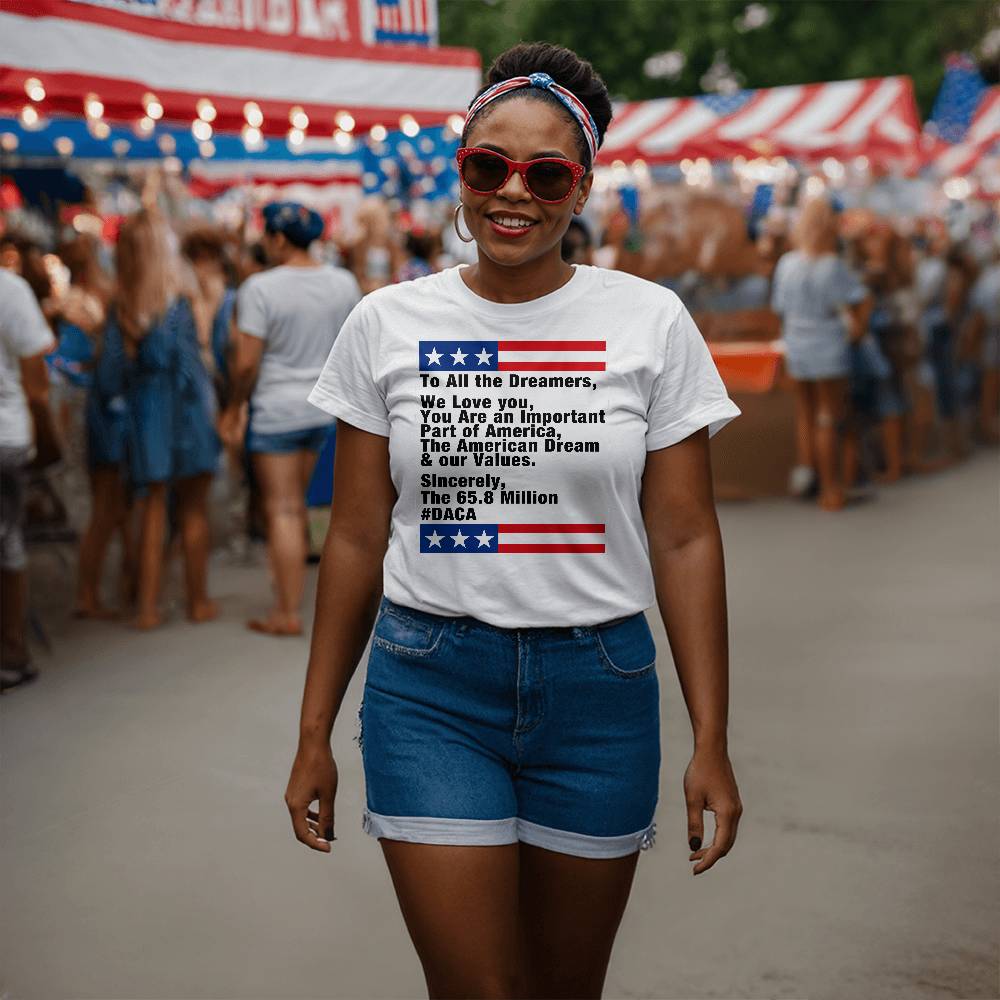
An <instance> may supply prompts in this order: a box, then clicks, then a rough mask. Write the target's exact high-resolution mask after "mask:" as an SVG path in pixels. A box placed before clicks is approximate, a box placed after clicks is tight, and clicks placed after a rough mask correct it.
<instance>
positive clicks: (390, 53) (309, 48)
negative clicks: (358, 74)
mask: <svg viewBox="0 0 1000 1000" xmlns="http://www.w3.org/2000/svg"><path fill="white" fill-rule="evenodd" d="M176 6H178V7H181V6H183V5H182V4H180V3H178V4H176ZM291 7H292V11H293V16H295V15H296V5H295V4H292V5H291ZM347 10H348V30H349V32H350V35H351V39H350V41H342V40H339V39H333V38H302V37H300V36H298V35H295V34H292V35H275V34H269V33H268V32H265V31H263V30H261V29H259V28H256V27H255V28H254V30H245V29H243V28H242V27H241V28H221V27H220V28H214V27H207V26H205V25H201V24H189V23H187V22H184V21H173V20H168V19H166V18H161V17H152V16H143V15H141V14H130V13H127V12H125V11H121V10H115V9H113V8H110V7H99V6H96V5H91V4H83V3H76V2H74V0H29V2H25V0H0V11H7V12H9V13H12V14H17V15H19V16H21V17H36V18H44V17H57V18H64V19H66V20H69V21H83V22H86V23H89V24H103V25H105V26H106V27H109V28H119V29H121V30H124V31H131V32H134V33H135V34H139V35H149V36H152V37H154V38H164V39H167V40H170V41H177V42H197V43H201V44H205V45H231V46H243V47H246V48H251V49H270V50H274V51H278V52H298V53H302V54H304V55H316V56H328V57H330V58H340V59H345V58H351V59H365V60H368V61H371V62H389V63H419V64H429V65H434V66H476V67H479V66H481V65H482V62H481V59H480V56H479V53H478V52H476V51H475V50H474V49H467V48H458V47H452V46H447V47H444V48H425V47H418V46H415V45H393V44H391V43H390V44H382V43H380V44H379V45H366V44H364V42H363V40H362V38H361V25H360V22H359V19H358V5H357V4H356V3H348V4H347ZM293 30H294V29H293Z"/></svg>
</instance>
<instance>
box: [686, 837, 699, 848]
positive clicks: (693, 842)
mask: <svg viewBox="0 0 1000 1000" xmlns="http://www.w3.org/2000/svg"><path fill="white" fill-rule="evenodd" d="M688 844H689V845H690V847H691V850H692V851H697V850H698V848H699V847H701V837H692V838H691V839H690V840H689V841H688Z"/></svg>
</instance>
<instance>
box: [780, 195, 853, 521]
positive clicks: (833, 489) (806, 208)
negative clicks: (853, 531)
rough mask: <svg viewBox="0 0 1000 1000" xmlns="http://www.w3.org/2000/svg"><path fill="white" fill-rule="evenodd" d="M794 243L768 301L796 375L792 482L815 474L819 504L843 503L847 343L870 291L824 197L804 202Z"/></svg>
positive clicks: (805, 482)
mask: <svg viewBox="0 0 1000 1000" xmlns="http://www.w3.org/2000/svg"><path fill="white" fill-rule="evenodd" d="M792 242H793V245H794V247H795V249H794V250H791V251H789V252H788V253H786V254H784V255H783V256H782V257H781V259H780V260H779V261H778V263H777V266H776V267H775V270H774V285H773V290H772V298H771V306H772V308H773V309H774V311H775V312H776V313H778V315H779V316H781V319H782V331H781V336H782V340H783V342H784V346H785V365H786V368H787V371H788V374H789V375H790V376H791V377H792V379H794V380H795V393H796V419H795V435H796V452H797V456H798V464H797V465H796V467H795V468H794V469H793V470H792V474H791V478H790V483H789V486H790V489H791V491H792V492H793V493H795V494H797V495H803V494H804V493H806V492H807V491H808V490H809V489H810V487H811V485H812V481H813V476H814V470H815V471H816V472H818V477H819V505H820V507H822V508H823V509H824V510H831V511H833V510H840V509H841V508H842V507H843V506H844V504H845V503H846V493H845V488H844V481H843V469H842V466H841V461H842V455H841V440H840V430H841V429H842V427H843V425H844V422H845V418H846V415H847V405H848V397H847V390H848V376H849V374H850V344H851V342H852V341H853V340H856V339H858V338H860V336H861V334H862V333H863V322H864V315H865V303H866V299H867V294H866V292H865V289H864V286H863V285H862V284H861V282H860V281H859V280H858V278H857V277H856V275H855V274H854V273H853V272H852V271H851V269H850V268H849V267H848V266H847V265H846V264H845V263H844V261H843V260H841V259H840V257H839V256H838V255H837V225H836V216H835V213H834V209H833V206H832V205H831V204H830V202H829V200H827V199H826V198H823V197H819V198H813V199H811V200H809V201H807V202H805V204H804V205H803V206H802V209H801V211H800V214H799V218H798V220H797V221H796V223H795V228H794V231H793V237H792Z"/></svg>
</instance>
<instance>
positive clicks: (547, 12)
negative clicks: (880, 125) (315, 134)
mask: <svg viewBox="0 0 1000 1000" xmlns="http://www.w3.org/2000/svg"><path fill="white" fill-rule="evenodd" d="M746 6H747V3H746V0H438V9H439V18H440V26H441V44H442V45H464V46H468V47H471V48H475V49H478V50H479V52H480V54H481V55H482V58H483V67H484V69H485V68H486V67H487V66H489V64H490V62H491V61H492V59H493V58H494V56H496V55H497V54H498V53H500V52H502V51H503V50H504V49H505V48H507V47H508V46H510V45H513V44H515V43H516V42H518V41H539V40H541V41H549V42H556V43H558V44H560V45H566V46H568V47H569V48H571V49H573V50H574V51H576V52H578V53H579V54H580V55H581V56H583V57H584V58H586V59H589V60H590V61H591V62H592V63H593V64H594V66H595V67H596V68H597V70H598V72H599V73H600V74H601V76H603V77H604V80H605V81H606V82H607V84H608V88H609V89H610V91H611V93H612V96H613V97H615V98H617V99H623V100H640V99H647V98H652V97H668V96H682V95H691V94H697V93H701V92H702V87H701V84H700V80H701V77H702V76H703V74H704V73H705V71H706V70H707V69H708V68H709V67H710V66H711V65H712V62H713V59H714V58H715V54H716V52H718V51H720V50H721V51H724V52H725V54H726V58H727V60H728V62H729V64H730V65H731V67H732V68H733V70H734V71H735V72H736V73H737V74H739V76H740V77H741V81H740V82H741V83H742V85H743V86H744V87H775V86H780V85H782V84H791V83H814V82H822V81H829V80H846V79H853V78H860V77H871V76H895V75H900V74H902V75H907V76H910V77H912V78H913V81H914V85H915V88H916V93H917V100H918V103H919V104H920V107H921V111H922V112H923V113H924V115H925V116H926V114H927V113H929V111H930V108H931V105H932V103H933V100H934V95H935V94H936V93H937V89H938V87H939V85H940V83H941V76H942V73H943V71H944V57H945V55H947V53H948V52H951V51H955V50H968V49H971V48H972V47H974V46H975V45H977V44H978V43H979V42H980V40H981V39H982V38H983V36H984V35H985V34H986V32H987V31H988V30H989V29H990V28H991V27H996V26H997V21H998V14H997V11H998V9H1000V8H998V5H997V4H996V3H995V2H991V3H987V2H976V0H765V2H764V4H763V6H765V7H766V8H767V9H768V12H769V14H770V20H769V21H768V23H767V24H765V25H764V26H762V27H759V28H756V29H754V30H750V31H742V30H740V27H739V24H738V23H739V21H740V19H741V17H742V15H743V13H744V11H745V9H746ZM668 50H679V51H680V52H682V53H683V54H684V56H685V57H686V64H685V66H684V69H683V71H682V72H681V74H680V75H679V77H678V78H677V79H675V80H669V81H668V80H662V79H660V80H656V79H649V78H648V77H647V76H646V75H645V74H644V72H643V63H644V62H645V60H646V59H647V58H648V57H649V56H651V55H654V54H656V53H659V52H664V51H668ZM987 72H988V73H989V69H988V70H987Z"/></svg>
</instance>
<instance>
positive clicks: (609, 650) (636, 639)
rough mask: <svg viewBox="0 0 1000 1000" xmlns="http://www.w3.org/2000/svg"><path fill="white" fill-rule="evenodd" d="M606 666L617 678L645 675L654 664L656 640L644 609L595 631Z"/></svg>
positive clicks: (603, 662) (598, 646)
mask: <svg viewBox="0 0 1000 1000" xmlns="http://www.w3.org/2000/svg"><path fill="white" fill-rule="evenodd" d="M594 636H595V638H596V640H597V649H598V653H599V654H600V659H601V662H602V664H603V665H604V667H605V669H607V670H609V671H610V672H611V673H613V674H615V675H617V676H618V677H629V678H635V677H644V676H646V675H647V674H649V673H651V672H652V671H653V669H654V668H655V666H656V642H655V641H654V640H653V633H652V632H651V631H650V628H649V622H648V621H646V616H645V614H643V612H641V611H640V612H639V613H638V614H635V615H633V616H632V617H631V618H628V619H626V620H625V621H623V622H618V623H616V624H614V625H599V626H598V627H597V628H596V629H595V630H594Z"/></svg>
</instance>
